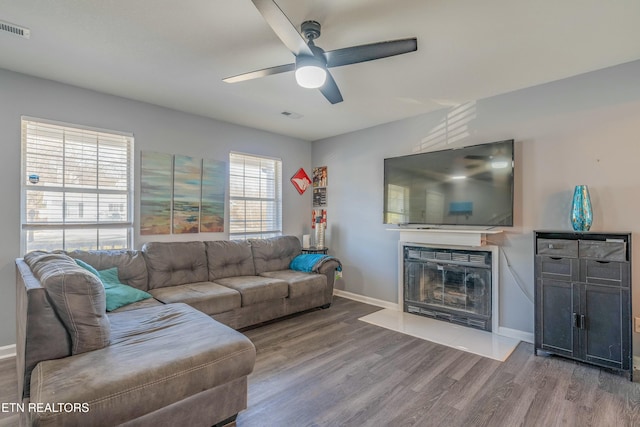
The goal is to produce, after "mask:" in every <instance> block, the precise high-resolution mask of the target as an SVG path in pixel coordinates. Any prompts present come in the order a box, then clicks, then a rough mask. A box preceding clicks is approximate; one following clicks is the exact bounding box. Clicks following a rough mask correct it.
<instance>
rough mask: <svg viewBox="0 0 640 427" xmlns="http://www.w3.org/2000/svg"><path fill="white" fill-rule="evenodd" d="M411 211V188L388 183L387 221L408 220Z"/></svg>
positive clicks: (399, 222)
mask: <svg viewBox="0 0 640 427" xmlns="http://www.w3.org/2000/svg"><path fill="white" fill-rule="evenodd" d="M407 212H409V189H408V188H406V187H402V186H400V185H395V184H389V185H387V212H385V215H386V219H385V223H391V224H402V223H404V222H407V218H408V215H407Z"/></svg>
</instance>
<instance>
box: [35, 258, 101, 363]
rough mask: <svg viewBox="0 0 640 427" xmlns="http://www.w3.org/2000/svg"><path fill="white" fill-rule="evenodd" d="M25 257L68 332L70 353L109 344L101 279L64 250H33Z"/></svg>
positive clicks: (95, 348)
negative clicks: (61, 251) (63, 251)
mask: <svg viewBox="0 0 640 427" xmlns="http://www.w3.org/2000/svg"><path fill="white" fill-rule="evenodd" d="M24 260H25V262H26V263H27V265H29V267H30V268H31V271H33V274H34V276H35V277H36V278H37V279H38V280H39V281H40V283H41V284H42V286H43V287H44V289H45V291H46V293H47V298H48V299H49V301H51V305H52V306H53V309H54V311H55V312H56V314H57V315H58V317H59V318H60V320H62V323H63V324H64V326H65V328H66V329H67V332H68V333H69V336H70V338H71V354H79V353H85V352H87V351H92V350H97V349H100V348H103V347H106V346H107V345H109V340H110V334H111V328H110V324H109V318H108V317H107V313H106V298H105V293H104V287H103V286H102V283H101V282H100V280H99V279H98V278H97V277H95V276H94V275H93V274H91V273H89V272H88V271H86V270H85V269H83V268H81V267H80V266H78V265H77V264H76V262H75V261H74V260H73V259H72V258H71V257H69V256H67V255H65V254H61V253H48V252H41V251H35V252H31V253H28V254H26V255H25V256H24Z"/></svg>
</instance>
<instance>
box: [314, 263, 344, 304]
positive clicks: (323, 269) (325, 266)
mask: <svg viewBox="0 0 640 427" xmlns="http://www.w3.org/2000/svg"><path fill="white" fill-rule="evenodd" d="M338 269H342V263H341V262H340V260H339V259H338V258H334V257H330V258H323V259H322V260H321V262H320V263H319V264H317V265H316V266H315V267H314V268H313V271H314V272H316V273H320V274H324V275H325V276H327V292H328V293H329V295H333V284H334V282H335V279H336V270H338Z"/></svg>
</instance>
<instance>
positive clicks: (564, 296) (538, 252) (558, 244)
mask: <svg viewBox="0 0 640 427" xmlns="http://www.w3.org/2000/svg"><path fill="white" fill-rule="evenodd" d="M534 242H535V280H536V285H535V351H536V354H537V352H538V350H542V351H545V352H547V353H552V354H556V355H559V356H564V357H569V358H572V359H575V360H579V361H582V362H588V363H592V364H595V365H598V366H603V367H608V368H613V369H618V370H621V371H626V372H628V373H629V376H630V378H631V374H632V367H633V363H632V358H633V357H632V355H633V353H632V349H631V330H632V329H631V262H630V260H631V234H630V233H595V232H584V233H580V232H563V231H535V232H534Z"/></svg>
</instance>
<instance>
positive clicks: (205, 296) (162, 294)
mask: <svg viewBox="0 0 640 427" xmlns="http://www.w3.org/2000/svg"><path fill="white" fill-rule="evenodd" d="M149 293H150V294H151V295H153V297H154V298H155V299H157V300H158V301H161V302H163V303H165V304H171V303H174V302H183V303H185V304H189V305H190V306H191V307H193V308H195V309H197V310H200V311H201V312H203V313H205V314H208V315H209V316H211V315H212V314H218V313H223V312H225V311H229V310H233V309H234V308H239V307H240V301H241V298H240V293H238V291H236V290H233V289H230V288H227V287H225V286H221V285H218V284H216V283H213V282H197V283H187V284H185V285H178V286H170V287H168V288H158V289H151V290H150V291H149Z"/></svg>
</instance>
